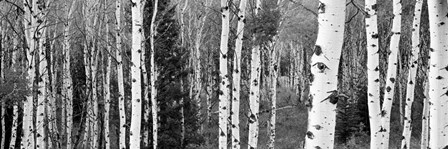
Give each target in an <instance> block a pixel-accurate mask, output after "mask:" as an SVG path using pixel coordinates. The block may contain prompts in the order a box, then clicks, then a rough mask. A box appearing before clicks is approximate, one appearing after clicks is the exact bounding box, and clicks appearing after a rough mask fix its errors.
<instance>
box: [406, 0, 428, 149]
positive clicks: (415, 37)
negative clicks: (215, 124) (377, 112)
mask: <svg viewBox="0 0 448 149" xmlns="http://www.w3.org/2000/svg"><path fill="white" fill-rule="evenodd" d="M422 5H423V0H417V1H416V3H415V9H414V22H413V23H412V24H413V25H412V27H413V29H412V52H411V60H410V61H409V63H408V67H409V69H410V70H409V75H408V86H407V89H406V104H405V110H404V112H405V116H404V127H403V137H404V139H403V140H402V141H401V148H402V149H408V148H410V145H411V132H412V117H411V114H412V103H413V102H414V89H415V83H416V79H417V78H416V76H417V68H418V54H419V52H420V20H421V19H420V18H421V15H422ZM400 100H401V99H400ZM400 110H401V109H400Z"/></svg>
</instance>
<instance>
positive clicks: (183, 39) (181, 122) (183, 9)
mask: <svg viewBox="0 0 448 149" xmlns="http://www.w3.org/2000/svg"><path fill="white" fill-rule="evenodd" d="M187 7H188V0H185V4H184V7H183V8H182V10H181V12H180V16H179V17H180V25H181V27H180V28H181V31H180V34H181V35H180V37H181V46H182V47H186V44H185V36H184V32H185V22H184V14H185V11H186V10H187ZM180 81H181V82H180V87H181V92H184V83H183V80H182V79H181V80H180ZM179 104H180V106H181V107H180V114H181V120H180V125H181V126H180V127H181V132H180V141H181V143H180V144H181V147H184V141H185V130H186V129H185V112H184V98H181V99H180V101H179Z"/></svg>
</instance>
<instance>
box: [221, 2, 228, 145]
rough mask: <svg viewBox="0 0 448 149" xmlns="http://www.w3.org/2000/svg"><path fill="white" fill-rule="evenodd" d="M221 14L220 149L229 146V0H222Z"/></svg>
mask: <svg viewBox="0 0 448 149" xmlns="http://www.w3.org/2000/svg"><path fill="white" fill-rule="evenodd" d="M221 15H222V26H221V44H220V54H219V80H220V83H219V90H220V91H219V92H218V94H219V97H218V98H219V107H218V108H219V114H218V116H219V137H218V141H219V149H226V148H227V135H228V134H227V132H228V131H227V125H228V124H229V122H228V117H229V108H230V107H228V106H229V102H230V88H229V87H230V84H229V73H228V71H227V68H228V66H227V62H228V53H227V51H228V42H229V30H230V26H229V21H230V12H229V3H228V0H221Z"/></svg>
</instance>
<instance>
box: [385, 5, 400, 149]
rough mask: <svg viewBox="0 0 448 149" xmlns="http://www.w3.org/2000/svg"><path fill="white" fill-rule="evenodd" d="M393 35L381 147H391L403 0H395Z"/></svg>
mask: <svg viewBox="0 0 448 149" xmlns="http://www.w3.org/2000/svg"><path fill="white" fill-rule="evenodd" d="M392 3H393V14H394V18H393V21H392V30H391V32H392V37H391V38H390V46H389V48H390V53H389V56H388V57H389V60H388V64H387V79H386V87H385V92H384V102H383V106H382V109H381V131H382V134H381V148H389V136H390V115H391V112H392V102H393V99H394V93H395V83H396V82H397V78H396V77H397V64H398V63H397V60H398V51H399V45H400V44H399V43H400V34H401V0H393V1H392Z"/></svg>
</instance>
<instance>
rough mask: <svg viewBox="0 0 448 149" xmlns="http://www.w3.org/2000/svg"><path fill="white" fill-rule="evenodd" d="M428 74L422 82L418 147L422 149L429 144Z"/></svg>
mask: <svg viewBox="0 0 448 149" xmlns="http://www.w3.org/2000/svg"><path fill="white" fill-rule="evenodd" d="M427 77H428V74H426V76H425V80H424V82H423V87H424V89H423V95H424V96H423V110H422V133H421V141H420V146H421V148H422V149H425V148H428V142H429V95H428V93H429V82H428V80H427V79H428V78H427Z"/></svg>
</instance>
